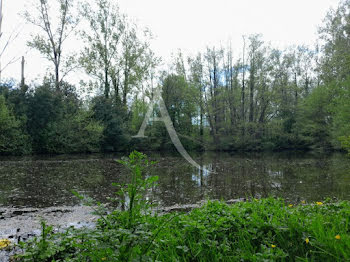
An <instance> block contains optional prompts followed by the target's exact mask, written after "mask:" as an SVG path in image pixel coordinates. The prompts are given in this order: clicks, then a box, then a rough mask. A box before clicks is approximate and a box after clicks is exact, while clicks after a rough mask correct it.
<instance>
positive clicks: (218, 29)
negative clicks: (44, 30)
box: [1, 0, 339, 81]
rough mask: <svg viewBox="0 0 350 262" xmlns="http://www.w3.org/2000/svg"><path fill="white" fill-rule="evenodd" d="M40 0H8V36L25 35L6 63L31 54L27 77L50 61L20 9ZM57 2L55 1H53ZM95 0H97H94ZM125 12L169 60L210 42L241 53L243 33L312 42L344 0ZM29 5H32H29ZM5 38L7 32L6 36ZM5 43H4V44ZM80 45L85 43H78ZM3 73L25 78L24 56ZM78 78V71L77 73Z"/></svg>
mask: <svg viewBox="0 0 350 262" xmlns="http://www.w3.org/2000/svg"><path fill="white" fill-rule="evenodd" d="M30 1H39V0H3V14H4V20H3V26H2V30H3V32H4V36H6V35H8V34H9V33H10V32H12V31H13V30H14V29H15V28H20V30H21V35H20V36H19V37H18V38H17V39H16V41H15V42H14V43H13V44H12V46H11V48H9V49H8V50H7V52H6V54H5V55H4V57H3V58H2V64H3V65H4V64H6V62H7V61H9V60H10V59H12V58H13V57H20V56H22V55H25V57H26V79H27V80H29V81H32V80H35V79H40V78H41V77H42V76H43V75H44V74H45V69H46V67H47V63H46V62H45V60H44V59H43V58H42V57H41V56H40V54H38V53H37V52H36V51H34V50H29V48H28V47H27V46H26V41H27V40H28V38H29V37H30V33H31V32H33V30H34V29H33V26H31V25H25V22H24V20H23V18H22V17H21V16H19V15H18V14H19V13H23V11H24V9H25V5H27V6H28V3H29V2H30ZM49 1H53V0H49ZM91 1H92V0H91ZM116 2H117V3H118V4H119V6H120V9H121V12H123V13H126V14H127V15H129V16H130V17H131V18H133V19H135V20H137V22H138V24H139V25H141V26H147V27H148V28H149V29H150V30H151V31H152V32H153V34H154V35H155V37H156V38H155V40H154V41H153V43H152V44H153V50H154V51H155V52H156V54H157V55H158V56H161V57H163V60H164V61H169V59H170V55H171V53H172V52H176V50H177V49H182V50H183V51H184V52H185V54H194V53H196V52H197V51H201V50H203V49H204V48H205V47H206V46H208V45H220V44H221V45H224V46H225V45H226V44H227V42H228V41H230V40H231V41H232V46H233V48H234V50H236V57H238V56H239V55H240V50H241V47H242V35H248V34H253V33H261V34H262V35H263V39H264V40H265V41H266V42H271V44H272V45H273V46H274V47H280V48H284V47H286V46H288V45H299V44H307V45H312V44H314V43H315V40H316V38H317V26H319V25H320V24H321V23H322V20H323V18H324V16H325V15H326V13H327V11H328V10H329V8H330V7H336V6H337V5H338V3H339V0H293V1H292V0H289V1H286V0H244V1H243V0H241V1H238V0H215V1H210V0H119V1H116ZM27 8H28V7H27ZM1 42H4V37H3V38H2V39H1ZM2 44H3V43H2ZM77 48H79V46H77ZM2 77H3V78H6V77H13V78H15V79H17V80H18V79H19V78H20V61H17V62H16V63H14V64H12V65H11V66H9V67H8V68H7V69H6V70H5V71H4V72H3V74H2ZM71 77H72V76H71Z"/></svg>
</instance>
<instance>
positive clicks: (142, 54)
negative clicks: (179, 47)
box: [80, 0, 157, 108]
mask: <svg viewBox="0 0 350 262" xmlns="http://www.w3.org/2000/svg"><path fill="white" fill-rule="evenodd" d="M81 14H82V16H83V17H84V18H85V20H86V21H87V23H88V24H89V26H90V27H89V29H86V30H84V31H83V32H82V38H83V39H84V40H85V43H86V46H85V47H84V50H83V52H82V53H81V58H80V63H81V65H82V66H83V67H84V68H85V71H86V72H87V73H88V74H89V75H90V76H92V77H93V78H94V79H95V80H96V81H97V84H101V86H102V87H103V92H104V95H105V97H106V98H109V97H110V95H111V86H113V89H114V97H115V101H116V102H119V101H121V102H122V104H123V105H124V108H126V104H127V95H128V94H129V93H130V91H131V87H136V86H137V85H138V84H139V83H141V82H142V80H144V78H145V77H146V75H147V73H148V71H149V70H150V69H151V68H153V67H154V66H155V63H156V61H157V59H155V58H154V55H153V53H152V51H151V50H150V48H149V43H148V41H149V38H150V33H149V31H148V30H144V31H143V33H144V35H143V36H142V37H140V36H139V30H138V28H137V26H136V25H135V24H132V23H130V22H129V21H128V20H127V18H126V16H125V15H123V14H121V13H120V12H119V8H118V6H117V5H116V4H114V3H113V2H111V1H110V0H96V2H95V3H88V2H86V3H85V4H84V5H83V7H82V10H81Z"/></svg>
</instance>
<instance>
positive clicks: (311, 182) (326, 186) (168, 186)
mask: <svg viewBox="0 0 350 262" xmlns="http://www.w3.org/2000/svg"><path fill="white" fill-rule="evenodd" d="M148 155H149V156H150V158H151V159H152V160H156V161H157V164H156V165H155V167H154V168H153V170H152V173H153V174H154V175H157V176H159V181H158V184H159V185H158V186H157V187H155V188H154V189H152V190H151V192H149V195H150V196H152V198H153V199H154V200H155V201H156V202H158V203H159V204H160V205H161V206H165V207H166V206H172V205H175V204H192V203H197V202H199V201H201V200H205V199H224V200H231V199H238V198H244V197H251V196H253V197H256V198H260V197H267V196H270V195H273V196H280V197H283V198H286V199H287V200H288V201H290V202H297V201H300V200H307V201H320V200H323V199H325V198H328V197H329V198H337V199H347V200H350V159H349V158H348V157H347V156H346V155H344V154H330V155H314V154H306V153H295V152H293V153H271V154H263V153H259V154H258V153H256V154H252V153H250V154H237V153H214V152H207V153H203V154H192V155H193V158H194V159H195V161H197V162H198V163H199V164H200V165H202V166H204V167H205V168H206V169H208V170H212V171H214V172H205V171H204V172H203V171H200V170H198V169H196V168H195V167H193V166H191V165H190V164H188V163H187V162H186V161H185V160H184V159H183V158H182V157H181V156H179V155H178V154H175V153H174V154H169V153H149V154H148ZM120 157H121V155H74V156H52V157H50V156H34V157H21V158H18V157H2V158H0V178H1V180H0V207H14V208H23V207H32V208H46V207H52V206H62V205H64V206H75V205H79V204H80V203H79V200H78V199H77V198H76V197H75V196H74V195H73V194H72V193H71V192H72V190H75V191H78V192H79V193H81V194H84V195H86V196H90V197H92V198H94V199H96V200H97V201H100V202H102V203H104V202H108V199H109V197H113V196H114V192H115V191H116V188H115V187H114V186H112V183H126V182H127V181H128V177H129V175H128V174H127V172H126V171H125V170H124V169H123V168H122V166H121V165H120V164H118V163H116V161H115V159H118V158H120Z"/></svg>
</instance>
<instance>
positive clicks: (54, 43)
mask: <svg viewBox="0 0 350 262" xmlns="http://www.w3.org/2000/svg"><path fill="white" fill-rule="evenodd" d="M36 1H37V4H36V14H35V15H32V14H30V13H29V12H28V11H26V12H25V18H26V20H27V21H28V22H30V23H32V24H33V25H35V26H37V27H38V28H39V29H40V33H38V34H36V35H34V36H33V37H32V40H30V41H29V42H28V46H30V47H32V48H34V49H36V50H38V51H39V52H40V53H41V54H42V55H44V57H45V58H46V59H48V60H49V61H50V62H52V64H53V65H54V74H53V75H54V79H55V87H56V90H60V86H61V83H62V81H63V79H64V77H65V76H66V75H67V74H68V73H69V72H71V71H72V70H73V69H74V60H75V59H74V57H75V56H74V55H66V56H65V55H64V52H63V45H64V43H65V41H66V40H67V38H68V37H69V35H70V34H71V33H72V32H73V31H74V29H75V27H76V26H77V25H78V21H79V20H78V19H77V18H75V17H76V14H74V13H73V3H74V1H73V0H56V1H55V3H56V5H58V7H57V10H55V11H56V12H57V13H58V14H59V15H58V17H56V19H57V20H58V24H57V26H56V28H54V18H53V17H52V15H51V12H50V7H51V6H50V5H49V3H48V0H36ZM61 74H62V75H61Z"/></svg>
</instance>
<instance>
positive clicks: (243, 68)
mask: <svg viewBox="0 0 350 262" xmlns="http://www.w3.org/2000/svg"><path fill="white" fill-rule="evenodd" d="M244 55H245V38H244V36H243V61H242V70H243V79H242V112H241V120H242V124H243V126H242V134H243V136H244V134H245V128H244V124H245V60H244Z"/></svg>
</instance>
